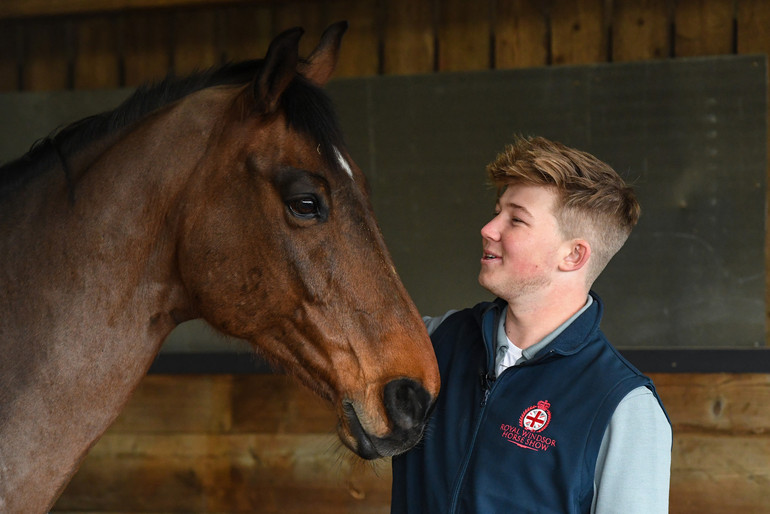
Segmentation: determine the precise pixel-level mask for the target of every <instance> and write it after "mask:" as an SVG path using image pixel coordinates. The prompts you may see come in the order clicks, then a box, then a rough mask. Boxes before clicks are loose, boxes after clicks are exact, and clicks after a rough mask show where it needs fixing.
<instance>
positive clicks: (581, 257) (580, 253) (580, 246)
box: [559, 239, 591, 271]
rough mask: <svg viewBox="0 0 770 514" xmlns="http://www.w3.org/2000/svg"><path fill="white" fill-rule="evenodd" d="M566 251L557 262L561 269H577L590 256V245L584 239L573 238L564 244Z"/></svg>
mask: <svg viewBox="0 0 770 514" xmlns="http://www.w3.org/2000/svg"><path fill="white" fill-rule="evenodd" d="M566 250H567V251H566V252H565V254H564V257H563V258H562V260H561V263H560V264H559V269H560V270H561V271H577V270H579V269H580V268H582V267H583V266H585V265H586V263H587V262H588V259H589V257H591V245H590V244H588V241H586V240H585V239H573V240H572V241H570V242H569V246H566Z"/></svg>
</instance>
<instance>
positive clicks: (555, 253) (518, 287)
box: [479, 184, 565, 302]
mask: <svg viewBox="0 0 770 514" xmlns="http://www.w3.org/2000/svg"><path fill="white" fill-rule="evenodd" d="M556 198H557V197H556V192H555V190H553V189H551V188H547V187H542V186H530V185H518V184H514V185H511V186H509V187H508V188H507V189H506V190H505V192H504V193H503V195H502V196H501V197H500V199H499V200H498V203H497V205H496V207H495V213H496V215H495V217H494V218H492V220H491V221H490V222H489V223H487V224H486V225H484V227H482V229H481V237H482V244H483V248H484V251H483V254H482V258H481V271H480V272H479V283H480V284H481V285H482V286H483V287H485V288H486V289H488V290H489V291H490V292H492V293H493V294H495V295H496V296H499V297H501V298H503V299H505V300H507V301H508V302H512V301H513V300H516V299H518V298H522V297H525V296H529V295H532V294H537V293H539V292H542V291H543V290H545V289H547V288H548V286H549V285H550V284H551V283H552V279H553V277H554V275H555V274H556V273H557V272H558V265H559V255H560V252H559V250H560V247H562V245H563V244H564V243H565V241H564V239H563V237H562V235H561V232H560V230H559V226H558V223H557V221H556V218H555V217H554V215H553V207H554V205H555V203H556Z"/></svg>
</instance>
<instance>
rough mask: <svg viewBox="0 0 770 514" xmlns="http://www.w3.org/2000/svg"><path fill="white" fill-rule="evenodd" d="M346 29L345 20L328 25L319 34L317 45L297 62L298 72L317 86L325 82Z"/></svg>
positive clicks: (329, 75)
mask: <svg viewBox="0 0 770 514" xmlns="http://www.w3.org/2000/svg"><path fill="white" fill-rule="evenodd" d="M346 30H348V22H347V21H338V22H337V23H335V24H333V25H330V26H329V27H328V28H327V29H326V30H324V33H323V34H322V35H321V41H320V42H319V43H318V46H317V47H316V48H315V50H313V53H311V54H310V57H308V58H307V61H305V62H302V63H300V64H299V72H300V73H301V74H302V75H304V76H305V78H307V79H308V80H310V81H311V82H313V83H315V84H316V85H318V86H323V85H324V84H326V83H327V82H328V81H329V79H330V78H331V76H332V73H334V67H335V66H336V65H337V58H338V57H339V51H340V42H341V41H342V35H343V34H345V31H346Z"/></svg>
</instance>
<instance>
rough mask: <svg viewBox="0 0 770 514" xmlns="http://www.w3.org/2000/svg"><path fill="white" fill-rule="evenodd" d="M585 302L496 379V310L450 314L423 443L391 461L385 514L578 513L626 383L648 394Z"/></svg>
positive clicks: (589, 494) (587, 502) (441, 334)
mask: <svg viewBox="0 0 770 514" xmlns="http://www.w3.org/2000/svg"><path fill="white" fill-rule="evenodd" d="M592 296H593V297H594V302H593V304H592V305H591V306H590V307H589V308H588V309H587V310H586V311H585V312H584V313H583V314H582V315H580V316H579V317H578V318H577V319H576V320H575V321H574V322H573V323H572V324H571V325H570V326H568V327H567V328H566V330H564V331H563V332H562V333H561V334H559V335H558V336H557V337H556V339H554V340H553V341H552V342H551V343H550V344H548V345H547V346H546V347H545V348H543V349H542V350H541V351H540V352H539V353H538V354H537V355H536V356H535V357H534V358H533V359H531V360H529V361H527V362H526V363H525V364H523V365H519V366H514V367H511V368H508V369H506V370H505V371H504V372H503V373H501V375H500V377H498V378H497V379H496V380H495V379H493V378H491V377H492V376H493V375H494V366H495V363H494V356H495V335H496V333H497V326H498V323H499V320H500V315H501V313H502V312H503V309H505V308H506V304H505V302H503V301H502V300H497V301H495V302H493V303H489V302H485V303H481V304H478V305H476V306H475V307H473V308H470V309H465V310H462V311H458V312H456V313H454V314H452V315H451V316H449V317H448V318H447V319H446V320H445V321H444V322H443V323H442V324H441V325H440V326H439V327H438V328H437V329H436V330H435V332H434V333H433V334H432V336H431V339H432V340H433V345H434V348H435V351H436V357H437V359H438V365H439V370H440V373H441V381H442V383H441V392H440V394H439V397H438V400H437V403H436V407H435V409H434V412H433V414H432V416H431V420H430V423H429V425H428V428H427V430H426V434H425V437H424V439H423V441H422V442H420V444H418V446H417V447H415V448H414V449H412V450H410V451H409V452H407V453H406V454H404V455H401V456H399V457H395V458H394V459H393V492H392V503H391V512H392V513H394V514H406V513H411V514H455V513H467V514H487V513H489V514H492V513H528V512H533V513H534V512H537V513H559V514H566V513H588V512H589V511H590V508H591V502H592V499H593V480H594V470H595V467H596V458H597V455H598V452H599V447H600V445H601V442H602V438H603V436H604V432H605V429H606V427H607V426H608V424H609V421H610V418H611V417H612V414H613V412H614V411H615V408H616V407H617V405H618V403H620V401H621V400H622V399H623V398H624V397H625V396H626V395H627V394H628V393H629V392H631V391H632V390H633V389H635V388H637V387H640V386H647V387H649V388H650V389H651V390H652V391H653V393H655V389H654V387H653V385H652V382H651V381H650V379H648V378H647V377H645V376H643V375H642V374H641V373H640V372H639V371H638V370H637V369H636V368H635V367H634V366H632V365H631V364H630V363H629V362H628V361H627V360H626V359H624V358H623V357H622V356H621V355H620V354H619V353H618V352H617V351H616V350H615V349H614V348H613V347H612V346H611V345H610V344H609V342H608V341H607V339H606V338H605V337H604V335H603V334H602V332H601V330H600V329H599V321H600V319H601V315H602V310H603V307H602V303H601V301H600V300H599V298H598V297H597V296H596V295H593V294H592ZM655 396H656V398H657V394H655ZM658 402H660V399H658ZM661 407H662V405H661Z"/></svg>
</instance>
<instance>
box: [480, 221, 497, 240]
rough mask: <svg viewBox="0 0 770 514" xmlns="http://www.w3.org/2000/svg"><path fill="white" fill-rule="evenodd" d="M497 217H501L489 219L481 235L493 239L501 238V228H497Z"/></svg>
mask: <svg viewBox="0 0 770 514" xmlns="http://www.w3.org/2000/svg"><path fill="white" fill-rule="evenodd" d="M497 218H499V216H495V217H494V218H492V219H491V220H489V222H487V224H486V225H484V226H483V227H481V237H483V238H484V239H490V240H492V241H497V240H498V239H500V230H498V228H497Z"/></svg>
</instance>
